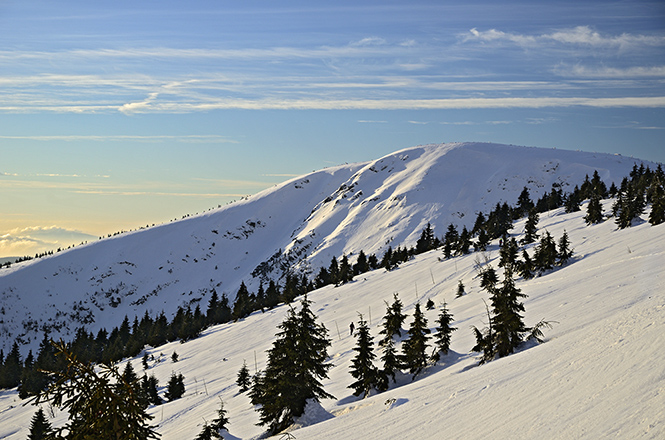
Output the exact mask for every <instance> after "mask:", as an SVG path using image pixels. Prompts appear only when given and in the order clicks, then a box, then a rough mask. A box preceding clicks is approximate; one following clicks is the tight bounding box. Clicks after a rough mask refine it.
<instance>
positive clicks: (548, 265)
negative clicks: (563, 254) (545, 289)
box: [533, 231, 558, 274]
mask: <svg viewBox="0 0 665 440" xmlns="http://www.w3.org/2000/svg"><path fill="white" fill-rule="evenodd" d="M557 254H558V253H557V249H556V243H555V242H554V239H553V238H552V236H551V235H550V233H549V232H548V231H545V235H543V236H542V237H541V238H540V243H538V246H536V250H535V253H534V256H533V263H534V265H535V268H536V270H537V271H538V272H539V273H541V274H542V273H543V272H545V271H547V270H550V269H552V268H553V267H554V265H555V264H556V260H557Z"/></svg>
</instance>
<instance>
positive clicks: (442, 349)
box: [431, 302, 457, 362]
mask: <svg viewBox="0 0 665 440" xmlns="http://www.w3.org/2000/svg"><path fill="white" fill-rule="evenodd" d="M436 322H437V324H439V325H438V327H436V333H434V352H433V353H432V356H431V359H432V361H433V362H439V359H441V353H443V354H444V355H446V354H448V350H450V336H451V334H452V332H454V331H455V330H457V327H451V325H450V324H452V322H453V315H452V314H450V312H449V311H448V307H447V305H446V303H445V302H444V303H443V307H441V312H440V313H439V317H438V319H437V321H436Z"/></svg>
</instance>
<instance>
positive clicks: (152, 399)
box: [141, 374, 164, 406]
mask: <svg viewBox="0 0 665 440" xmlns="http://www.w3.org/2000/svg"><path fill="white" fill-rule="evenodd" d="M158 385H159V381H158V380H157V378H156V377H155V376H154V375H150V377H148V375H147V374H144V375H143V378H141V390H142V393H143V396H144V399H145V401H146V403H147V404H148V405H155V406H157V405H161V404H162V403H164V402H162V398H161V397H159V394H158V393H157V386H158Z"/></svg>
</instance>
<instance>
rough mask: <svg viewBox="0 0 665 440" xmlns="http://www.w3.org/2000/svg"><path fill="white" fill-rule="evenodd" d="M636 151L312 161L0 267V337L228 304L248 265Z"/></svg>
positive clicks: (403, 240)
mask: <svg viewBox="0 0 665 440" xmlns="http://www.w3.org/2000/svg"><path fill="white" fill-rule="evenodd" d="M636 162H641V161H636V160H634V159H632V158H625V157H623V156H614V155H608V154H595V153H583V152H575V151H569V150H554V149H540V148H534V147H519V146H509V145H500V144H489V143H487V144H486V143H454V144H429V145H422V146H416V147H410V148H405V149H402V150H399V151H397V152H394V153H391V154H388V155H386V156H384V157H382V158H380V159H377V160H373V161H368V162H361V163H356V164H347V165H339V166H335V167H329V168H325V169H323V170H319V171H315V172H313V173H309V174H306V175H304V176H300V177H296V178H294V179H291V180H289V181H286V182H284V183H282V184H279V185H275V186H274V187H273V188H269V189H266V190H264V191H261V192H260V193H258V194H256V195H254V196H251V197H248V198H246V199H244V200H241V201H238V202H236V203H233V204H230V205H227V206H224V207H222V208H219V209H216V210H213V211H210V212H206V213H203V214H200V215H197V216H192V217H188V218H185V219H183V220H179V221H176V222H172V223H168V224H163V225H158V226H155V227H153V228H148V229H144V230H140V231H134V232H130V233H126V234H122V235H118V236H114V237H111V238H108V239H104V240H102V241H100V242H95V243H91V244H88V245H84V246H79V247H76V248H73V249H71V250H68V251H66V252H62V253H59V254H57V255H55V256H49V257H45V258H42V259H39V260H35V261H31V262H26V263H21V264H17V265H14V266H13V267H12V268H9V269H2V270H0V299H2V303H3V306H4V309H3V315H2V323H1V324H0V335H1V336H2V341H1V342H2V344H3V346H1V347H0V348H2V349H4V350H5V351H8V350H9V348H10V346H11V343H13V340H14V339H15V338H19V340H20V341H22V342H24V343H25V346H26V347H28V348H33V349H34V348H36V344H38V342H39V340H40V339H41V335H42V331H43V330H44V329H45V328H48V329H50V331H51V334H52V336H54V337H57V336H60V335H62V336H64V337H67V336H71V332H73V331H74V329H75V328H76V327H77V326H80V325H85V326H87V327H88V328H89V329H90V330H98V329H99V328H104V327H106V328H110V327H112V326H115V325H118V323H119V322H120V321H121V320H122V318H123V316H125V315H128V316H129V317H130V319H132V318H133V317H134V316H138V317H140V316H142V315H143V314H144V313H145V312H148V313H149V314H151V315H153V316H155V315H157V314H158V313H160V312H161V311H164V312H165V313H166V314H167V315H172V314H173V313H174V312H175V310H176V309H177V308H178V307H179V306H182V305H187V304H190V305H195V304H199V303H202V302H203V304H202V305H204V304H205V301H207V297H206V295H207V294H208V293H209V292H210V291H211V290H212V289H213V288H215V289H217V290H218V291H220V292H225V293H226V294H227V295H228V297H229V299H230V300H231V301H232V300H233V298H234V296H235V292H236V291H237V288H238V286H239V285H240V283H241V282H245V283H247V285H248V286H249V287H250V288H252V289H256V287H257V286H258V283H259V279H260V277H258V276H256V277H253V276H252V272H255V271H256V270H257V269H258V268H260V267H262V268H263V269H265V270H264V272H263V273H264V278H265V279H267V277H269V278H273V279H279V278H280V277H281V276H282V275H283V272H282V270H283V268H279V266H280V264H281V265H282V266H287V267H289V268H291V270H294V271H297V272H299V273H304V274H309V275H310V276H311V274H312V272H313V271H314V270H315V269H316V268H317V267H320V266H323V265H326V266H327V264H328V263H329V261H330V259H331V258H333V257H335V258H337V257H340V256H341V255H352V254H354V253H357V252H358V251H360V250H363V251H365V252H366V253H376V254H377V255H380V253H381V252H384V251H385V250H386V249H387V247H388V246H397V245H412V244H414V243H415V241H416V240H417V238H418V236H419V234H420V232H421V230H422V229H423V228H424V226H425V225H426V224H427V223H431V224H432V225H433V226H434V228H435V232H436V233H437V234H442V233H443V231H444V228H445V226H446V225H447V224H448V223H455V224H457V225H460V226H461V225H466V226H470V223H471V222H473V220H474V219H473V215H474V214H476V213H477V212H479V211H483V212H487V211H489V210H491V209H492V208H493V206H494V205H495V204H496V203H499V202H508V203H511V204H512V203H514V202H515V200H516V198H517V194H519V192H520V191H521V190H522V188H523V187H525V186H526V187H527V188H529V190H530V191H531V197H532V198H533V199H536V198H537V197H539V196H540V195H542V194H543V193H544V192H546V191H548V190H549V189H550V187H551V185H552V184H553V183H557V184H559V185H561V186H562V187H563V189H564V190H572V186H573V185H575V184H581V182H582V180H583V178H584V176H585V175H591V174H592V173H593V171H595V170H598V171H599V173H600V176H601V178H602V179H603V180H605V181H606V182H607V183H608V184H609V182H611V181H617V180H618V179H620V178H622V177H623V176H625V175H627V174H628V172H629V171H630V169H631V168H632V166H633V164H634V163H636ZM645 163H647V164H648V162H645ZM271 262H272V263H274V264H272V266H271V265H270V264H269V263H271ZM255 274H256V273H255ZM208 297H209V296H208Z"/></svg>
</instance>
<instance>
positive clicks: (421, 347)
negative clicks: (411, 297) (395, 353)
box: [402, 303, 431, 379]
mask: <svg viewBox="0 0 665 440" xmlns="http://www.w3.org/2000/svg"><path fill="white" fill-rule="evenodd" d="M430 333H431V331H430V329H429V328H428V327H427V318H425V315H424V314H423V313H422V312H421V311H420V303H416V307H415V310H414V312H413V321H412V322H411V326H410V327H409V330H408V332H407V334H408V338H407V339H406V340H405V341H404V343H403V344H402V351H403V358H402V359H403V360H402V362H403V364H404V367H405V368H407V369H408V370H409V373H411V374H413V378H414V379H415V378H416V376H417V375H418V374H419V373H420V372H421V371H422V370H423V368H425V367H426V366H427V354H426V351H427V347H428V345H427V340H428V339H429V336H428V335H429V334H430Z"/></svg>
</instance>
